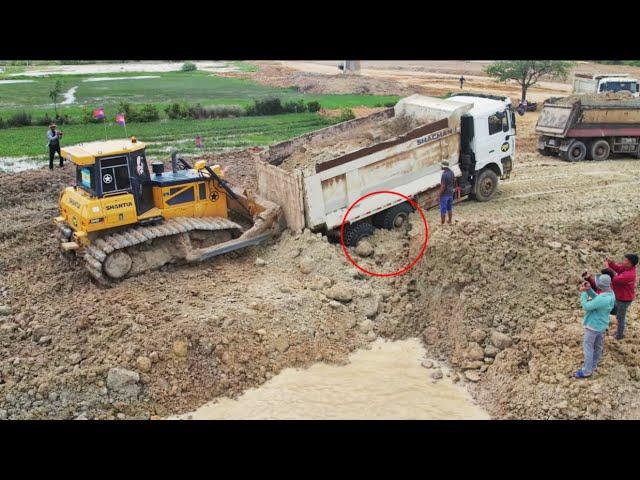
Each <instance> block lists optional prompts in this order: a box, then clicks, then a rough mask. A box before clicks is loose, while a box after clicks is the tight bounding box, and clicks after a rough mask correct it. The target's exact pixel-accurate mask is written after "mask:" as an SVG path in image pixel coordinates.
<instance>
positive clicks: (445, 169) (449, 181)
mask: <svg viewBox="0 0 640 480" xmlns="http://www.w3.org/2000/svg"><path fill="white" fill-rule="evenodd" d="M440 166H441V167H442V177H440V224H441V225H444V221H445V218H446V216H447V214H448V215H449V223H451V218H452V217H453V190H454V184H455V181H456V176H455V174H454V173H453V170H451V169H450V168H449V162H448V161H446V160H445V161H443V162H441V163H440Z"/></svg>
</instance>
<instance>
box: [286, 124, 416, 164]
mask: <svg viewBox="0 0 640 480" xmlns="http://www.w3.org/2000/svg"><path fill="white" fill-rule="evenodd" d="M418 126H419V124H418V122H416V121H415V120H414V119H412V118H409V117H405V116H402V117H394V118H390V119H386V120H381V121H379V122H376V123H375V124H373V125H361V126H359V127H356V128H354V129H352V130H347V131H344V132H340V133H339V134H336V135H335V136H332V137H331V138H327V139H324V140H316V141H314V142H310V143H308V144H305V145H304V146H301V147H300V148H298V149H297V150H296V151H295V152H294V153H293V154H292V155H290V156H289V157H287V158H286V159H285V161H284V162H283V163H282V164H281V168H284V169H285V170H287V171H289V172H290V171H293V170H295V169H299V170H302V171H304V172H305V173H315V170H314V168H315V166H316V164H320V163H322V162H326V161H328V160H332V159H334V158H337V157H340V156H341V155H344V154H346V153H349V152H353V151H355V150H359V149H361V148H365V147H369V146H371V145H375V144H376V143H380V142H384V141H385V140H389V139H391V138H395V137H398V136H400V135H403V134H405V133H407V132H409V131H411V130H413V129H414V128H417V127H418Z"/></svg>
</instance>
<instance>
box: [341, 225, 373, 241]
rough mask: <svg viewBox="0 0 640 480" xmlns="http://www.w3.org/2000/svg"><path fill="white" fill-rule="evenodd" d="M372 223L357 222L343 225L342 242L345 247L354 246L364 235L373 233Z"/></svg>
mask: <svg viewBox="0 0 640 480" xmlns="http://www.w3.org/2000/svg"><path fill="white" fill-rule="evenodd" d="M373 231H374V228H373V225H372V224H370V223H369V222H358V223H352V224H349V225H345V227H344V243H345V245H346V246H347V247H355V246H356V245H358V242H359V241H360V240H362V239H363V238H365V237H370V236H371V235H373Z"/></svg>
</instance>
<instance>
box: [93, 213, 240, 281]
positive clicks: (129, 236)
mask: <svg viewBox="0 0 640 480" xmlns="http://www.w3.org/2000/svg"><path fill="white" fill-rule="evenodd" d="M221 230H236V231H238V232H241V231H242V230H243V229H242V227H241V226H240V225H238V224H237V223H235V222H232V221H231V220H228V219H226V218H220V217H207V218H192V217H178V218H172V219H169V220H165V221H164V222H162V223H160V224H157V225H152V226H141V225H137V226H134V227H130V228H127V229H124V230H120V231H118V232H113V233H109V234H106V235H102V236H100V237H98V238H96V239H95V240H94V241H93V242H92V243H91V245H89V246H88V247H86V248H85V249H84V260H85V268H86V270H87V271H88V272H89V274H90V275H91V276H92V277H93V278H94V279H95V280H96V281H97V282H98V283H100V284H102V285H108V284H110V283H112V282H113V281H114V280H113V279H111V278H110V277H109V276H108V275H107V274H106V273H105V271H104V268H103V265H104V262H105V260H106V259H107V257H108V256H109V255H110V254H111V253H113V252H115V251H118V250H124V249H127V248H129V247H133V246H136V245H141V244H144V243H145V242H147V241H151V240H155V239H158V238H167V237H173V236H176V235H179V234H182V233H187V232H193V231H221Z"/></svg>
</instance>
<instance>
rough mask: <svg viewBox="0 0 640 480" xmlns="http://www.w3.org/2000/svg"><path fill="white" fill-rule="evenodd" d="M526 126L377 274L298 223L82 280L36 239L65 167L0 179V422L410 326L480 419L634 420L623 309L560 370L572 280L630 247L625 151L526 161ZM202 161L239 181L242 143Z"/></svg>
mask: <svg viewBox="0 0 640 480" xmlns="http://www.w3.org/2000/svg"><path fill="white" fill-rule="evenodd" d="M385 82H386V81H385ZM380 85H381V84H380ZM384 85H385V87H388V86H389V83H384ZM396 85H400V88H405V87H404V86H402V85H401V84H400V83H397V84H396ZM535 120H536V114H527V115H525V116H524V117H522V118H520V117H519V118H518V122H519V124H518V144H517V145H518V146H517V155H516V159H515V168H514V171H513V173H512V177H511V179H510V180H508V181H505V182H502V183H501V184H500V187H499V191H498V193H497V195H496V197H495V198H494V199H493V200H492V201H490V202H488V203H475V202H472V201H464V202H462V203H460V204H458V205H457V206H456V208H455V218H456V221H457V222H456V224H455V225H454V226H452V227H444V228H443V227H439V226H438V225H437V212H434V211H430V212H428V215H427V216H428V218H429V221H430V225H431V227H432V228H431V237H430V243H429V248H428V250H427V254H426V256H425V258H424V259H423V260H422V261H421V262H420V263H419V264H418V266H417V267H416V268H415V269H414V270H412V271H411V272H410V273H409V274H407V275H405V276H402V277H400V278H395V279H380V278H375V279H374V278H369V277H362V276H361V275H359V274H358V273H357V272H355V270H354V268H353V267H352V266H351V265H350V264H349V263H348V262H347V261H346V260H345V259H344V257H343V254H342V252H341V250H340V247H339V246H338V245H334V244H331V243H329V242H328V241H327V239H326V238H325V237H322V236H321V235H320V234H311V233H310V232H305V233H304V234H302V235H299V236H292V235H291V234H289V233H285V234H283V235H282V236H281V237H280V238H278V239H276V240H274V241H273V242H272V243H270V244H268V245H265V246H262V247H259V248H252V249H250V250H248V251H246V252H245V253H244V254H243V255H240V256H239V257H237V258H226V257H223V258H217V259H214V260H212V261H210V262H207V263H205V264H202V265H188V266H170V267H167V268H164V269H163V270H161V271H157V272H153V273H151V274H147V275H145V276H144V277H137V278H132V279H128V280H125V281H124V282H122V283H120V284H118V285H116V286H115V287H113V288H108V289H104V288H99V287H97V286H95V285H93V284H92V283H91V282H89V281H88V279H87V276H86V274H85V272H84V271H83V269H82V266H81V265H80V264H79V263H78V262H74V261H69V260H67V259H64V258H62V257H60V256H59V254H58V248H57V244H56V240H55V238H54V236H53V226H52V224H51V220H52V218H53V217H54V216H55V215H56V209H57V199H58V192H59V191H60V189H61V188H62V187H63V186H64V185H67V184H69V183H71V182H72V179H73V172H72V169H71V167H70V166H67V167H65V168H64V169H56V170H54V171H53V172H49V171H48V170H46V169H37V170H31V171H24V172H18V173H13V174H3V173H0V191H1V192H2V195H1V196H0V232H1V233H0V345H1V346H2V348H1V349H0V418H155V417H156V416H166V415H169V414H179V413H184V412H188V411H192V410H193V409H194V408H196V407H198V406H200V405H202V404H204V403H205V402H207V401H209V400H211V399H213V398H216V397H218V396H221V395H225V396H234V395H237V394H238V393H240V392H242V391H244V390H245V389H247V388H249V387H253V386H257V385H260V384H262V383H263V382H265V381H266V380H267V379H269V378H271V377H272V376H273V375H274V374H276V373H277V372H279V371H281V370H282V369H283V368H286V367H291V366H304V365H310V364H312V363H314V362H317V361H327V362H329V363H341V362H344V361H345V359H346V358H347V356H348V354H349V353H350V352H352V351H354V350H355V349H357V348H360V347H362V346H365V345H367V344H368V343H369V342H371V341H373V340H375V339H376V338H377V337H380V336H382V337H388V338H394V339H402V338H407V337H416V336H418V337H420V338H421V339H422V340H423V342H424V344H425V346H426V348H427V352H428V355H429V356H432V357H434V358H438V359H440V360H441V361H444V362H447V363H449V364H450V365H451V366H452V367H453V372H454V373H452V375H451V379H452V380H453V381H457V382H464V383H465V384H466V385H467V386H468V387H469V388H470V390H471V391H472V392H473V394H474V395H475V397H476V398H477V399H478V400H479V401H480V403H481V404H482V406H483V407H484V408H486V410H487V411H488V412H489V413H490V414H491V415H492V416H493V417H495V418H639V417H640V410H639V408H640V407H639V403H638V402H639V400H638V399H639V398H640V395H639V393H640V336H639V333H640V332H639V323H638V306H637V305H636V304H635V303H634V304H633V306H632V308H631V309H630V312H629V319H628V322H629V326H628V333H627V338H626V339H625V340H624V341H623V342H614V341H612V340H611V339H610V338H607V341H606V345H605V354H604V357H603V363H602V367H601V369H600V372H599V374H598V375H597V376H596V377H595V378H594V379H592V380H590V381H588V382H584V381H578V380H575V379H573V378H572V377H571V375H572V373H573V371H575V369H576V368H578V367H579V366H580V361H581V358H582V352H581V335H582V330H581V324H580V318H581V309H580V306H579V302H578V294H577V286H578V283H579V274H580V273H581V272H582V271H583V270H585V269H589V270H594V269H599V268H601V263H602V258H603V257H604V256H605V255H611V256H614V257H620V256H621V255H622V254H624V253H626V252H629V251H638V250H640V239H639V238H638V235H637V231H638V228H640V198H639V197H638V195H637V191H638V182H639V179H638V168H639V165H640V164H639V163H638V161H637V160H629V159H616V160H609V161H605V162H584V163H578V164H569V163H565V162H562V161H560V160H558V159H556V158H549V157H541V156H539V155H538V154H537V153H536V152H535V135H534V133H533V125H534V124H535ZM214 158H217V159H218V160H219V161H220V162H221V163H222V165H223V166H226V165H229V166H230V171H229V172H228V176H229V179H230V180H231V182H232V183H235V184H237V185H244V186H248V187H254V186H255V177H254V174H253V170H252V168H251V155H250V153H248V152H238V153H236V154H225V155H218V156H215V157H214ZM412 225H413V227H412V229H411V230H410V231H409V232H408V233H402V232H397V233H393V234H390V233H389V232H384V234H380V235H377V236H376V237H374V239H373V247H374V250H375V253H374V255H373V256H372V257H371V261H375V262H377V263H378V264H380V265H383V266H384V265H393V264H395V263H398V262H402V261H403V260H404V259H406V258H410V257H411V255H412V254H413V253H414V252H415V249H416V248H417V247H418V246H419V244H420V243H421V238H422V237H421V231H420V229H421V227H420V222H419V221H418V219H417V218H414V219H412Z"/></svg>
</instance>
